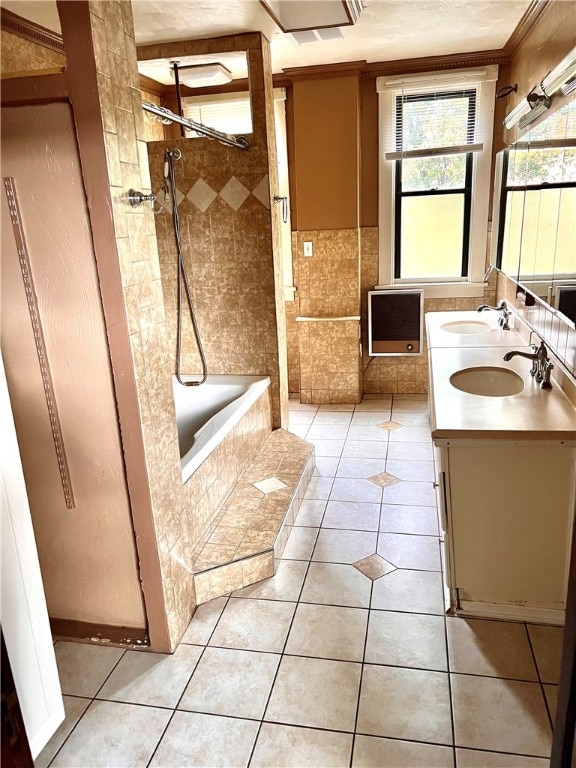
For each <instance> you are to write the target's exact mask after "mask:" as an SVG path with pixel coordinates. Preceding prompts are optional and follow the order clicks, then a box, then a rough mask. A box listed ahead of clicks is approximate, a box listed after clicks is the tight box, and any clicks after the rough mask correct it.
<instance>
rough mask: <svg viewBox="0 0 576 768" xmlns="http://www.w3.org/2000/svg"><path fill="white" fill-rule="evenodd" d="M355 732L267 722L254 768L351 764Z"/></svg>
mask: <svg viewBox="0 0 576 768" xmlns="http://www.w3.org/2000/svg"><path fill="white" fill-rule="evenodd" d="M351 750H352V734H350V733H334V732H330V731H317V730H314V729H313V728H297V727H295V726H289V725H276V724H275V723H263V725H262V729H261V730H260V734H259V736H258V741H257V742H256V747H255V749H254V755H253V757H252V760H251V762H250V766H251V768H278V766H282V768H348V765H349V764H350V752H351Z"/></svg>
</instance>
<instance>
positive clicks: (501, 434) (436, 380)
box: [429, 313, 576, 441]
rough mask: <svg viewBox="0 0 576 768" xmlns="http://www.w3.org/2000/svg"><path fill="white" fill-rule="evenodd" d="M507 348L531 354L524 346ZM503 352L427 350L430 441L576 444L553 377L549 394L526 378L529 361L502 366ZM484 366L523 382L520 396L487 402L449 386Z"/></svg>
mask: <svg viewBox="0 0 576 768" xmlns="http://www.w3.org/2000/svg"><path fill="white" fill-rule="evenodd" d="M438 314H440V313H438ZM442 314H450V313H442ZM460 314H463V313H458V315H460ZM507 333H510V331H508V332H507ZM453 335H455V334H453ZM506 346H508V349H509V350H512V349H519V350H521V351H525V352H529V351H530V348H529V347H527V346H526V343H525V342H524V343H523V344H521V345H515V344H511V345H506ZM504 351H505V350H503V349H502V348H501V347H500V348H491V349H488V348H479V347H474V348H472V347H452V348H432V349H430V350H429V356H430V418H431V425H432V438H433V439H434V440H446V439H459V440H462V439H479V438H480V439H485V440H518V439H521V440H555V441H557V440H569V441H576V410H575V409H574V408H573V407H572V405H571V403H570V401H569V400H568V398H567V397H566V396H565V395H564V393H563V392H562V390H561V389H560V387H559V386H558V385H557V383H556V382H555V381H554V373H553V374H552V389H541V388H540V385H539V384H538V383H537V382H536V381H534V379H533V377H532V376H531V375H530V368H531V365H532V363H531V361H530V360H527V359H525V358H522V357H514V358H512V360H510V361H509V362H505V361H504V360H503V354H504ZM506 351H508V350H506ZM483 366H488V367H496V368H505V369H507V370H511V371H514V372H515V373H517V374H518V375H519V376H520V377H521V378H522V380H523V382H524V389H523V391H522V392H520V393H519V394H516V395H509V396H506V397H489V396H483V395H473V394H468V393H467V392H462V391H460V390H459V389H456V388H455V387H454V386H453V385H452V384H451V383H450V377H451V376H452V375H453V374H455V373H456V372H458V371H461V370H463V369H465V368H477V367H483Z"/></svg>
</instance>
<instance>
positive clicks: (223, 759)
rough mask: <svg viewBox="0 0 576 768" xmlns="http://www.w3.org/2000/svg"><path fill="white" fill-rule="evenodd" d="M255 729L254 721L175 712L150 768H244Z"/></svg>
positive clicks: (254, 738) (250, 749) (254, 739)
mask: <svg viewBox="0 0 576 768" xmlns="http://www.w3.org/2000/svg"><path fill="white" fill-rule="evenodd" d="M258 726H259V723H257V722H256V721H254V720H240V719H238V718H231V717H216V716H215V715H202V714H196V713H195V712H176V714H175V715H174V717H173V718H172V721H171V723H170V725H169V727H168V728H167V729H166V733H165V734H164V737H163V738H162V741H161V743H160V746H159V747H158V750H157V752H156V754H155V755H154V759H153V760H152V762H151V763H150V767H151V768H176V766H178V767H181V766H186V768H208V766H209V767H210V768H218V767H220V768H230V767H231V766H234V768H245V766H247V765H248V761H249V759H250V753H251V751H252V747H253V746H254V742H255V741H256V735H257V733H258Z"/></svg>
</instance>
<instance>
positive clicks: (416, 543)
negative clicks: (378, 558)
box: [378, 533, 441, 571]
mask: <svg viewBox="0 0 576 768" xmlns="http://www.w3.org/2000/svg"><path fill="white" fill-rule="evenodd" d="M378 554H379V555H382V557H385V558H386V560H388V561H389V562H390V563H392V564H393V565H395V566H396V567H397V568H410V569H412V570H415V571H440V570H441V566H440V544H439V541H438V537H437V536H436V537H433V536H414V535H411V534H405V533H381V534H379V536H378Z"/></svg>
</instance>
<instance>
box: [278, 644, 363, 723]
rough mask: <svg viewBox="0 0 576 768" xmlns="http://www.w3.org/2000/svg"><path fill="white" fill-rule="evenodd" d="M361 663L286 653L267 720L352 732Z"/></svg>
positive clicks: (281, 663)
mask: <svg viewBox="0 0 576 768" xmlns="http://www.w3.org/2000/svg"><path fill="white" fill-rule="evenodd" d="M360 670H361V665H360V664H352V663H350V662H348V661H327V660H326V659H306V658H301V657H298V656H284V657H283V658H282V661H281V662H280V669H279V670H278V676H277V678H276V682H275V683H274V688H273V689H272V695H271V696H270V701H269V703H268V707H267V708H266V714H265V718H264V719H265V720H268V721H273V722H281V723H286V724H288V725H308V726H311V727H316V728H329V729H332V730H336V731H352V730H353V729H354V720H355V717H356V703H357V700H358V688H359V685H360Z"/></svg>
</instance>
